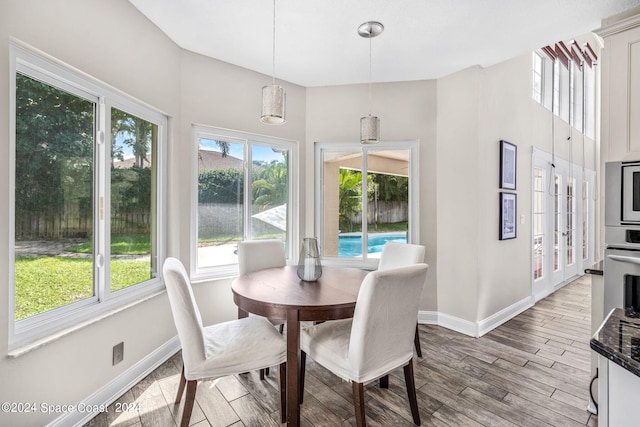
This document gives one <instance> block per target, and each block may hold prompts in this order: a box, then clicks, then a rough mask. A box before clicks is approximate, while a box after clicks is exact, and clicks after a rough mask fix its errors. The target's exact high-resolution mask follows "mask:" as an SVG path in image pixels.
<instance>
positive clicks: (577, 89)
mask: <svg viewBox="0 0 640 427" xmlns="http://www.w3.org/2000/svg"><path fill="white" fill-rule="evenodd" d="M569 44H570V45H571V46H572V51H573V49H574V44H573V43H569ZM556 46H557V45H556ZM576 46H577V45H576ZM547 48H549V47H547ZM547 48H545V49H542V50H539V51H534V52H533V54H532V55H533V61H532V88H533V90H532V98H533V100H534V101H535V102H537V103H539V104H542V105H543V106H544V107H546V108H548V109H549V110H551V111H553V112H554V114H555V115H556V116H558V117H560V118H561V119H563V120H564V121H566V122H568V123H569V124H571V125H572V126H573V127H574V128H575V129H577V130H579V131H580V132H583V133H584V134H585V135H586V136H587V137H590V138H593V136H594V133H595V131H594V129H595V124H594V123H595V76H594V73H595V72H594V68H593V65H590V64H591V62H587V61H581V62H577V61H576V60H575V58H574V57H572V59H571V60H567V61H565V62H563V61H561V60H560V59H559V58H556V59H552V57H551V56H550V55H555V54H554V53H553V49H551V48H549V51H550V52H548V51H547V50H546V49H547ZM575 49H577V48H575ZM547 52H548V53H547ZM584 52H586V47H585V51H584ZM584 55H586V53H585V54H584ZM584 55H583V56H584Z"/></svg>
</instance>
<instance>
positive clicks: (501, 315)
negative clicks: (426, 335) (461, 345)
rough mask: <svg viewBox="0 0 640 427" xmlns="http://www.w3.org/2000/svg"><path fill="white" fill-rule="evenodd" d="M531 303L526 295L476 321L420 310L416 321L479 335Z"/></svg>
mask: <svg viewBox="0 0 640 427" xmlns="http://www.w3.org/2000/svg"><path fill="white" fill-rule="evenodd" d="M533 304H534V300H533V297H527V298H524V299H522V300H520V301H518V302H516V303H514V304H511V305H510V306H509V307H506V308H504V309H502V310H500V311H499V312H497V313H495V314H492V315H491V316H489V317H487V318H486V319H483V320H480V321H477V322H472V321H470V320H465V319H461V318H459V317H456V316H451V315H449V314H446V313H440V312H437V311H420V312H418V323H420V324H422V325H438V326H442V327H444V328H447V329H451V330H453V331H456V332H460V333H461V334H465V335H468V336H470V337H481V336H483V335H484V334H486V333H487V332H490V331H491V330H493V329H495V328H497V327H498V326H500V325H502V324H503V323H504V322H506V321H508V320H511V319H513V318H514V317H515V316H517V315H518V314H520V313H522V312H523V311H525V310H526V309H528V308H529V307H532V306H533Z"/></svg>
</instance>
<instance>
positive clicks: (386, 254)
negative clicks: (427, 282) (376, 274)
mask: <svg viewBox="0 0 640 427" xmlns="http://www.w3.org/2000/svg"><path fill="white" fill-rule="evenodd" d="M424 254H425V247H424V246H422V245H414V244H411V243H399V242H387V243H386V244H385V245H384V246H383V247H382V253H381V254H380V262H379V264H378V270H388V269H390V268H397V267H404V266H407V265H412V264H418V263H421V262H424ZM413 341H414V346H415V347H416V354H417V355H418V357H422V349H421V348H420V335H419V333H418V320H417V318H416V332H415V337H414V339H413Z"/></svg>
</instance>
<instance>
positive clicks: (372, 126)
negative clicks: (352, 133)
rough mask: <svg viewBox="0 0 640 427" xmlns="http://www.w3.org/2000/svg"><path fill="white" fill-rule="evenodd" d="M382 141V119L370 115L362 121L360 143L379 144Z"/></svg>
mask: <svg viewBox="0 0 640 427" xmlns="http://www.w3.org/2000/svg"><path fill="white" fill-rule="evenodd" d="M378 141H380V119H378V118H377V117H376V116H372V115H371V114H369V115H368V116H365V117H362V118H361V119H360V143H361V144H377V143H378Z"/></svg>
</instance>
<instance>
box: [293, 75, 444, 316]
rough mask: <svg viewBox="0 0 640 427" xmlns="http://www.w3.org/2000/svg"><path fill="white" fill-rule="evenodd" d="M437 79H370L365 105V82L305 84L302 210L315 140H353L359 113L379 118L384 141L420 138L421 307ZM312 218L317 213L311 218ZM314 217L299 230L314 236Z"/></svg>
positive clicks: (430, 278) (430, 292)
mask: <svg viewBox="0 0 640 427" xmlns="http://www.w3.org/2000/svg"><path fill="white" fill-rule="evenodd" d="M435 89H436V82H435V81H434V80H430V81H418V82H403V83H385V84H374V85H373V86H372V100H373V106H372V107H370V106H369V96H368V85H345V86H332V87H315V88H308V89H307V127H306V141H305V144H303V147H302V151H301V153H302V154H301V158H302V159H303V161H304V165H305V170H306V171H307V172H306V177H307V180H306V182H305V185H304V188H305V191H304V193H305V195H306V199H305V206H304V208H305V211H306V212H307V215H306V216H307V218H309V219H310V218H312V213H313V202H314V200H313V197H312V196H311V195H313V194H314V191H313V170H314V162H313V153H314V149H313V146H314V143H315V142H327V143H340V142H354V141H358V140H359V138H360V117H362V116H364V115H367V114H368V113H369V112H370V110H371V112H372V113H373V114H375V115H377V116H378V117H379V118H380V138H381V139H382V140H384V141H400V140H419V151H420V153H419V156H420V158H419V162H420V217H419V218H418V222H419V223H420V242H419V243H421V244H423V245H425V246H426V262H427V263H428V264H429V272H428V275H427V284H426V286H425V289H424V292H423V294H422V302H421V305H420V309H421V310H428V311H435V309H436V294H437V292H436V282H435V277H436V272H437V268H438V258H437V250H436V238H437V237H436V236H437V234H438V232H437V231H438V230H437V227H436V208H435V201H436V196H435V195H436V188H435V183H436V171H437V167H436V162H435V160H436V156H435V150H436V144H435V138H436V122H435V117H436V114H435V108H436V90H435ZM315 220H317V218H316V219H315ZM313 227H314V221H311V220H309V221H308V222H307V224H306V228H305V229H303V230H304V232H306V235H313V234H314V233H315V231H314V228H313Z"/></svg>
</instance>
